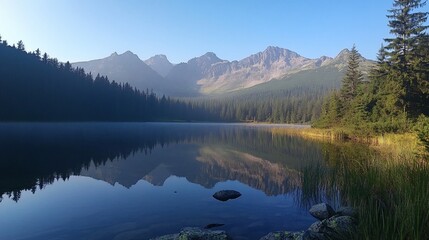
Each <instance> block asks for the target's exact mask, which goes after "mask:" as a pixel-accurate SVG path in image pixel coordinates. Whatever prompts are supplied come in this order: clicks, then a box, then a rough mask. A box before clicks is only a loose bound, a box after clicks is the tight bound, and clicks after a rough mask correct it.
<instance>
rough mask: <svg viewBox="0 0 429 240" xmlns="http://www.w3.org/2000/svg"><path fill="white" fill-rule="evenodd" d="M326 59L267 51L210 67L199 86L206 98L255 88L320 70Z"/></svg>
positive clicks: (276, 48) (273, 50)
mask: <svg viewBox="0 0 429 240" xmlns="http://www.w3.org/2000/svg"><path fill="white" fill-rule="evenodd" d="M329 60H331V58H329V57H321V58H318V59H308V58H305V57H302V56H300V55H299V54H297V53H295V52H293V51H290V50H288V49H283V48H279V47H272V46H270V47H268V48H267V49H265V50H264V51H263V52H259V53H256V54H253V55H251V56H249V57H247V58H244V59H242V60H240V61H233V62H228V61H223V62H220V63H216V64H214V65H212V67H211V69H210V71H209V72H208V73H207V74H206V75H205V76H203V78H202V79H201V80H199V81H198V84H199V85H200V86H201V92H202V93H205V94H210V93H222V92H229V91H234V90H239V89H244V88H248V87H252V86H255V85H257V84H261V83H264V82H268V81H270V80H272V79H274V78H278V77H281V76H283V75H285V74H292V73H295V72H298V71H302V70H306V69H314V68H317V67H320V66H322V65H323V64H324V63H325V62H326V61H329Z"/></svg>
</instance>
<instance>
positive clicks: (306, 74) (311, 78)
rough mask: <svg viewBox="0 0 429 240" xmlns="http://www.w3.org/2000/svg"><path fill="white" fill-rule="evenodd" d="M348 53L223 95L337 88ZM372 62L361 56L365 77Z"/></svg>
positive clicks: (342, 53) (321, 90)
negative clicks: (313, 66) (315, 65)
mask: <svg viewBox="0 0 429 240" xmlns="http://www.w3.org/2000/svg"><path fill="white" fill-rule="evenodd" d="M349 53H350V52H349V50H347V49H344V50H342V51H341V52H340V53H339V54H338V55H337V56H336V57H335V58H333V59H332V58H331V59H327V60H325V61H324V62H323V64H321V65H322V66H320V67H317V68H313V69H311V68H310V69H307V70H302V71H298V72H295V73H289V74H285V75H283V76H282V77H280V78H278V79H272V80H271V81H268V82H266V83H262V84H258V85H256V86H253V87H250V88H246V89H243V90H239V91H234V92H230V93H226V94H223V96H228V95H231V96H245V95H249V94H257V93H258V94H261V93H270V94H271V95H273V94H274V95H276V94H277V93H279V94H280V93H281V92H284V91H289V92H290V91H296V92H297V94H299V92H302V91H303V90H305V91H314V92H324V91H329V90H331V89H335V88H339V87H340V85H341V81H342V78H343V76H344V73H345V70H346V67H347V61H348V55H349ZM373 64H374V62H373V61H371V60H367V59H365V58H361V71H362V72H363V73H364V76H365V77H367V75H368V73H369V70H370V68H371V67H372V66H373Z"/></svg>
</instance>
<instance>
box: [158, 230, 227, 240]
mask: <svg viewBox="0 0 429 240" xmlns="http://www.w3.org/2000/svg"><path fill="white" fill-rule="evenodd" d="M152 240H231V238H229V236H228V235H227V234H226V232H225V231H211V230H204V229H200V228H184V229H182V231H180V233H177V234H169V235H165V236H161V237H157V238H153V239H152Z"/></svg>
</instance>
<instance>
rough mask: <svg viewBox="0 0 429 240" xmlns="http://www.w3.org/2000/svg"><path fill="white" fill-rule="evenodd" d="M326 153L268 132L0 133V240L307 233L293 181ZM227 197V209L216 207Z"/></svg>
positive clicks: (20, 127) (40, 128) (173, 128)
mask: <svg viewBox="0 0 429 240" xmlns="http://www.w3.org/2000/svg"><path fill="white" fill-rule="evenodd" d="M322 162H323V151H322V147H321V146H320V145H319V144H317V143H314V142H310V141H306V140H303V139H300V138H296V137H291V136H277V135H273V134H272V133H271V132H270V126H259V127H258V126H249V125H237V124H186V123H177V124H174V123H63V124H60V123H58V124H24V123H19V124H0V164H1V165H0V166H1V168H0V196H2V201H1V202H0V239H4V240H7V239H41V240H42V239H43V240H48V239H94V240H95V239H115V240H119V239H150V238H152V237H155V236H159V235H164V234H170V233H175V232H178V231H179V230H180V229H181V228H183V227H188V226H191V227H204V226H206V225H208V224H213V223H218V224H224V225H223V226H221V227H218V228H216V229H222V230H226V231H227V232H228V233H229V234H230V235H231V236H232V237H233V239H259V238H260V237H262V236H263V235H265V234H266V233H268V232H270V231H275V230H292V231H293V230H303V229H306V228H307V227H308V226H309V225H310V224H311V223H312V222H314V219H313V218H312V217H311V216H310V215H309V214H308V206H304V205H303V204H301V203H300V197H299V195H300V170H301V169H302V168H303V167H306V166H308V165H314V164H320V163H322ZM222 189H234V190H237V191H239V192H241V193H242V196H241V197H240V198H238V199H235V200H230V201H227V202H220V201H217V200H216V199H214V198H213V197H212V195H213V194H214V193H215V192H216V191H219V190H222Z"/></svg>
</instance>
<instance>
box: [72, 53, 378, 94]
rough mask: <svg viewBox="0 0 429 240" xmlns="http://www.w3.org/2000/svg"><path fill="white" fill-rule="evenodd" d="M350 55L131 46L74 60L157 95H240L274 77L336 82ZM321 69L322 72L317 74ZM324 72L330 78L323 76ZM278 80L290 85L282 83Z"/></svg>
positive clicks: (366, 64)
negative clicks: (196, 52)
mask: <svg viewBox="0 0 429 240" xmlns="http://www.w3.org/2000/svg"><path fill="white" fill-rule="evenodd" d="M348 54H349V51H348V50H347V49H344V50H342V51H341V52H340V53H339V54H338V55H337V56H336V57H334V58H331V57H327V56H322V57H319V58H315V59H310V58H306V57H303V56H301V55H299V54H298V53H296V52H293V51H291V50H288V49H284V48H280V47H273V46H269V47H267V48H266V49H265V50H264V51H262V52H258V53H256V54H253V55H251V56H249V57H246V58H244V59H242V60H239V61H227V60H223V59H220V58H219V57H217V56H216V54H215V53H212V52H208V53H206V54H204V55H202V56H200V57H195V58H192V59H190V60H189V61H188V62H186V63H179V64H172V63H171V62H170V61H169V60H168V59H167V57H166V56H165V55H155V56H153V57H151V58H149V59H147V60H145V61H143V60H141V59H140V58H139V57H138V56H137V55H135V54H134V53H132V52H130V51H127V52H125V53H123V54H117V53H113V54H112V55H110V56H109V57H106V58H103V59H97V60H92V61H87V62H77V63H73V64H72V65H73V66H75V67H81V68H83V69H85V71H86V72H91V73H92V74H93V75H94V74H101V75H105V76H107V77H108V78H109V79H110V80H114V81H116V82H120V83H129V84H130V85H131V86H133V87H136V88H137V89H140V90H143V91H145V90H147V89H149V90H150V89H152V90H153V91H154V92H156V93H158V94H166V95H169V96H175V97H183V96H186V97H189V96H204V95H210V96H212V95H219V94H237V93H240V92H243V91H244V92H246V91H249V89H254V90H255V89H259V88H260V87H261V86H264V88H266V86H267V84H268V86H269V85H270V84H272V83H273V82H274V85H275V86H276V90H279V89H278V87H281V86H283V87H286V86H289V85H290V84H289V82H291V80H293V79H295V78H297V77H298V78H300V79H302V78H303V74H304V76H306V77H305V79H304V80H300V81H298V82H296V81H295V82H296V83H294V85H296V86H297V87H306V86H309V85H313V84H316V85H317V84H319V85H322V87H325V88H332V87H337V86H339V83H340V82H341V78H342V75H343V72H344V70H345V67H346V65H347V60H348ZM372 64H373V62H372V61H370V60H367V59H365V58H363V57H362V58H361V68H362V70H363V72H364V73H366V72H368V70H369V68H370V66H371V65H372ZM320 72H323V76H322V75H320V74H318V73H320ZM320 77H322V78H326V79H327V80H325V81H320V79H319V78H320ZM273 80H277V81H273ZM279 81H283V82H286V83H287V84H285V83H280V85H279ZM301 82H302V84H301ZM260 85H261V86H260ZM325 85H326V86H325ZM287 88H288V87H286V88H285V89H284V90H288V89H287Z"/></svg>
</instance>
